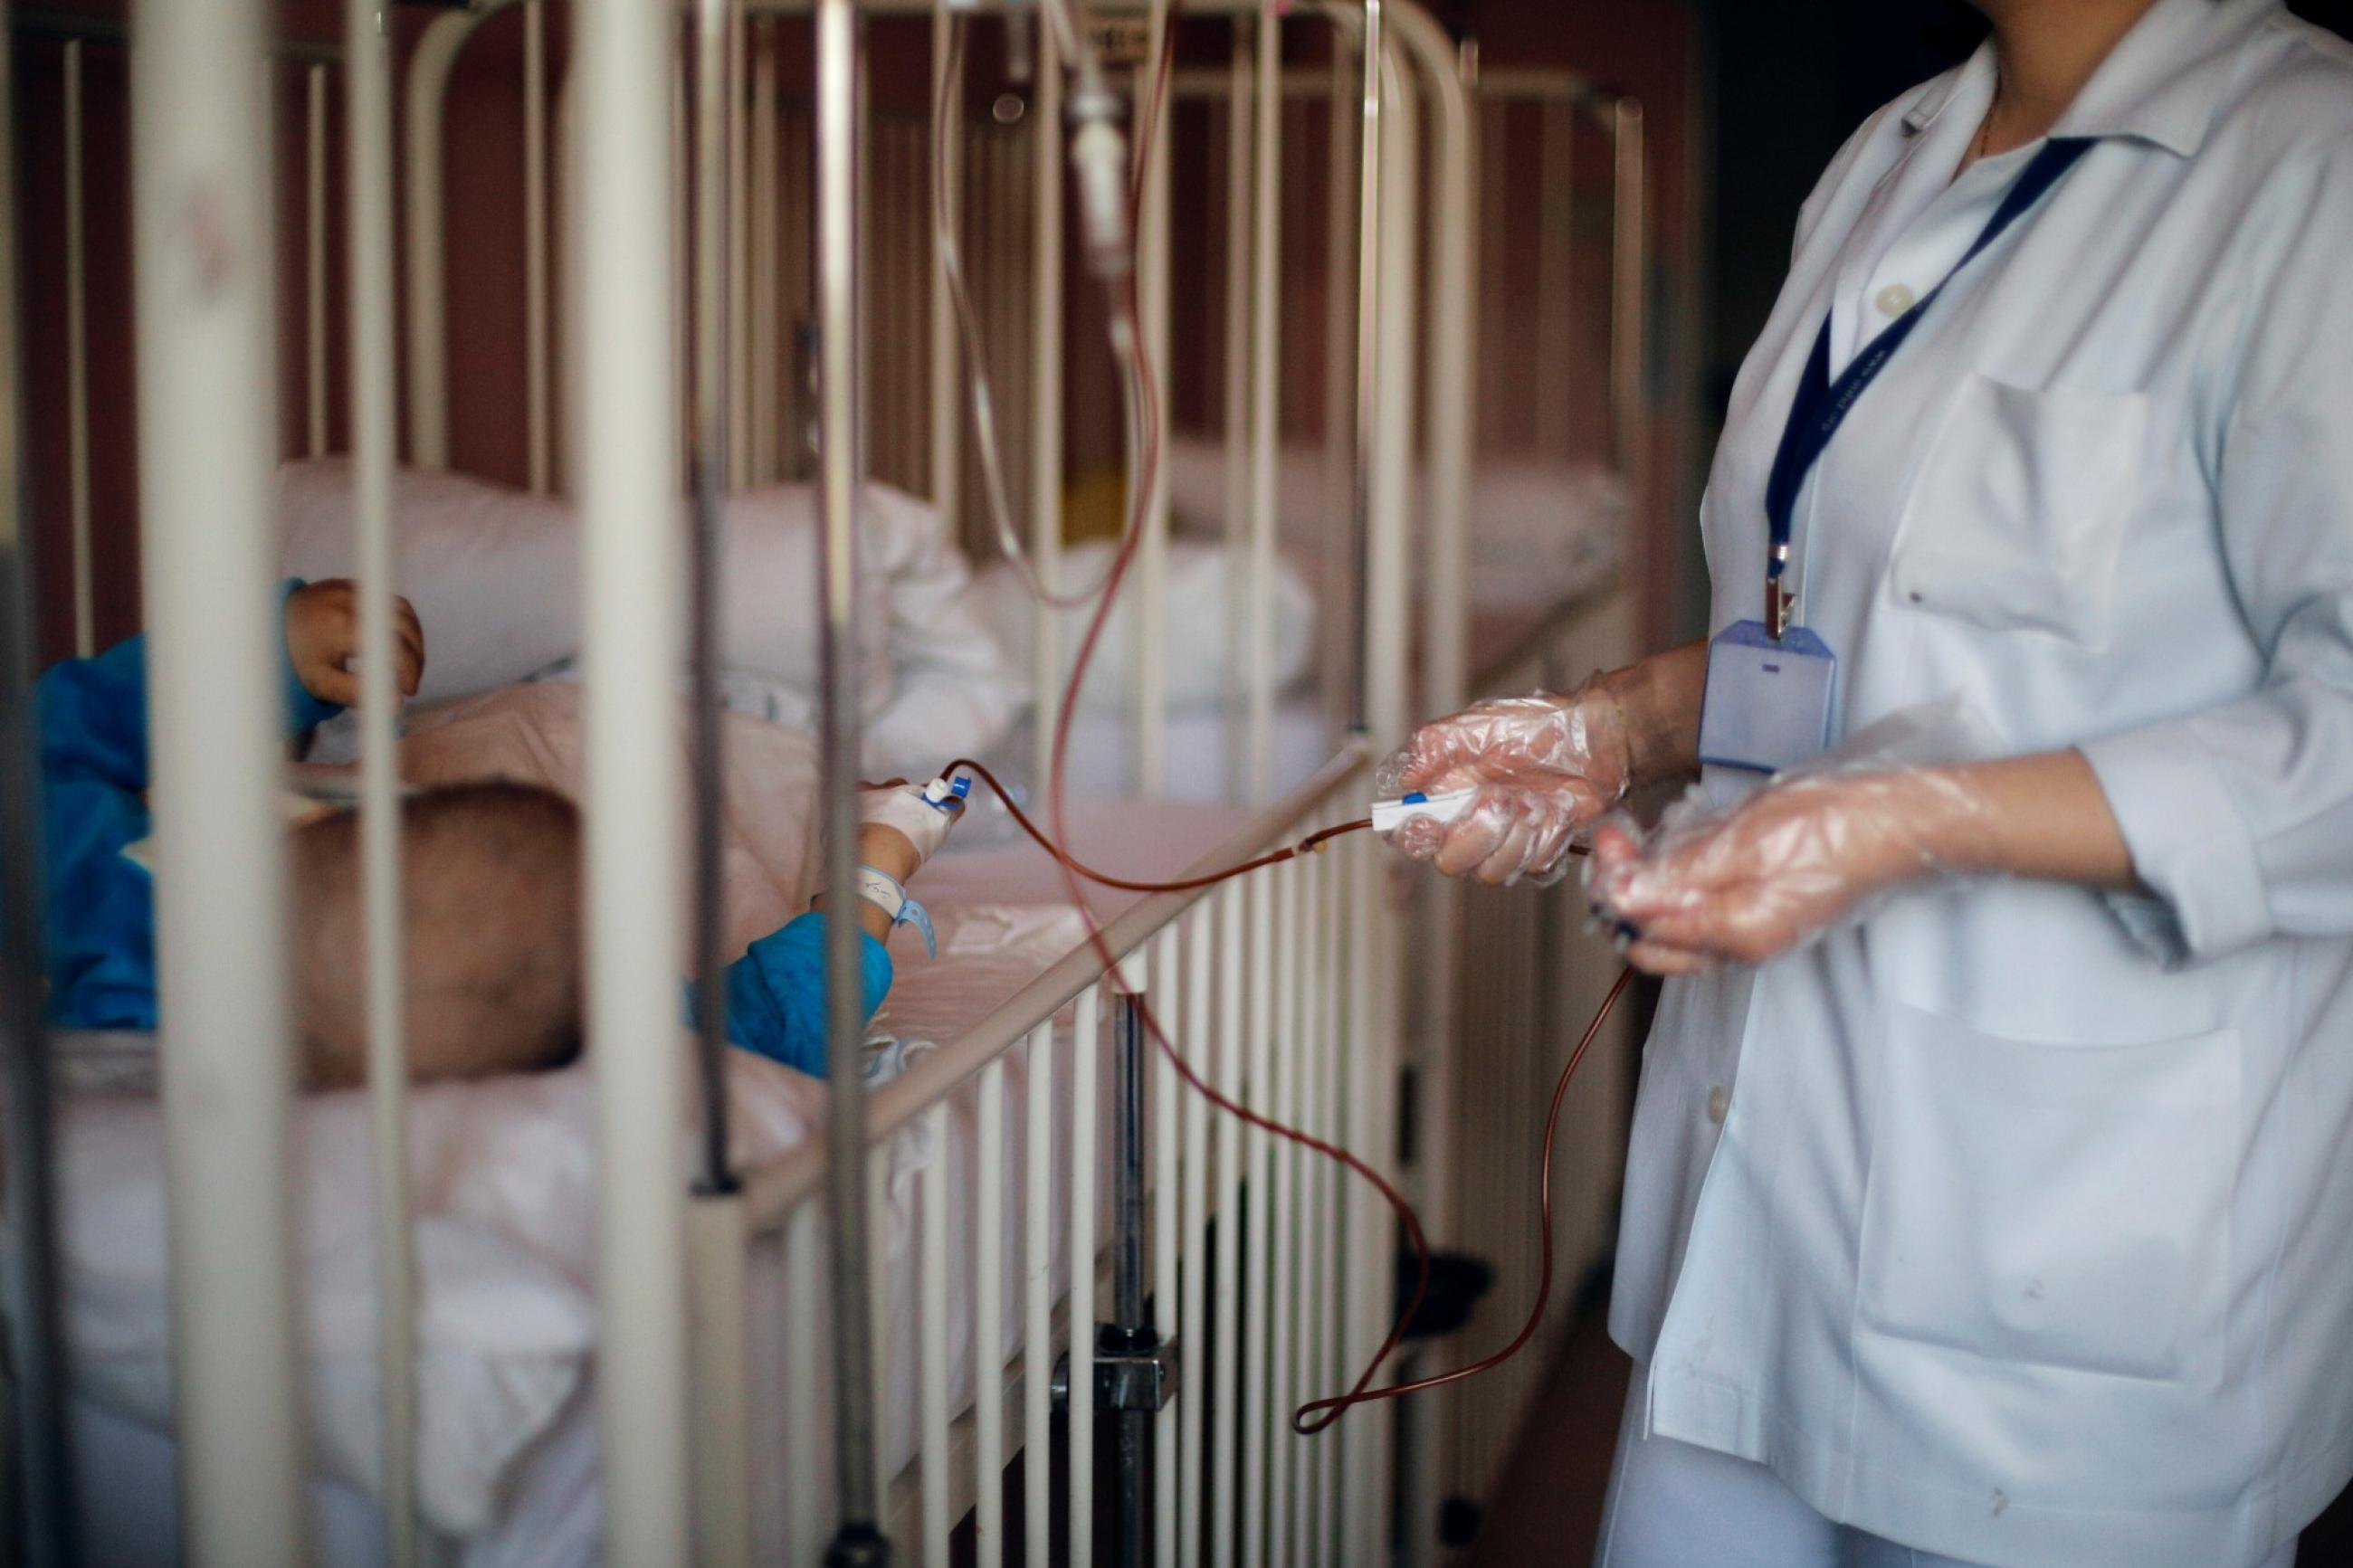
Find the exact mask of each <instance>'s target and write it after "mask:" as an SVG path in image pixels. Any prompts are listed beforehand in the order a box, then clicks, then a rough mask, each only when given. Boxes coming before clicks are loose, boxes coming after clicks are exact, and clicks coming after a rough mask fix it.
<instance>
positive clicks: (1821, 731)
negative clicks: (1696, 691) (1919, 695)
mask: <svg viewBox="0 0 2353 1568" xmlns="http://www.w3.org/2000/svg"><path fill="white" fill-rule="evenodd" d="M1837 684H1838V656H1837V655H1836V654H1834V653H1832V652H1831V650H1830V647H1829V646H1828V645H1827V644H1825V643H1824V642H1823V641H1822V639H1821V638H1820V637H1816V636H1815V635H1814V634H1813V633H1811V632H1810V631H1808V630H1807V629H1806V628H1805V627H1803V626H1791V627H1790V628H1789V629H1788V631H1787V632H1786V633H1784V634H1783V635H1782V636H1781V637H1780V638H1779V640H1778V641H1776V640H1775V638H1774V637H1773V635H1772V634H1771V633H1770V632H1768V631H1767V630H1766V629H1765V623H1764V622H1762V621H1740V622H1737V623H1736V624H1735V625H1733V626H1727V627H1725V629H1724V631H1723V632H1722V633H1721V634H1719V635H1718V636H1717V637H1716V638H1715V641H1714V642H1712V643H1710V644H1708V647H1707V689H1706V692H1705V694H1704V696H1703V698H1702V699H1701V704H1700V710H1699V760H1700V761H1701V762H1703V763H1713V764H1715V766H1718V767H1726V768H1746V769H1747V770H1748V771H1749V772H1751V773H1779V772H1780V771H1781V770H1782V769H1784V768H1793V767H1796V766H1797V765H1798V764H1799V763H1808V762H1811V761H1813V759H1814V758H1816V757H1818V756H1820V755H1821V754H1822V752H1824V751H1826V750H1828V749H1829V746H1830V743H1831V693H1832V690H1833V689H1834V688H1835V687H1836V686H1837Z"/></svg>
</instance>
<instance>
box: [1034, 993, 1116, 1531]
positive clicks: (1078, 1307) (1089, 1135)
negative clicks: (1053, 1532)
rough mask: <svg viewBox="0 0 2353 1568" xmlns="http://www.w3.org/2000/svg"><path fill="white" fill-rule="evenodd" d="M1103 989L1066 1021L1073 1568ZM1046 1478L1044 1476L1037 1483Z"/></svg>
mask: <svg viewBox="0 0 2353 1568" xmlns="http://www.w3.org/2000/svg"><path fill="white" fill-rule="evenodd" d="M1102 1012H1103V992H1102V987H1100V986H1097V985H1090V986H1088V987H1087V988H1086V989H1085V990H1084V991H1082V992H1080V993H1079V999H1078V1002H1077V1004H1076V1012H1075V1013H1074V1015H1073V1016H1072V1017H1071V1299H1070V1308H1069V1318H1070V1324H1071V1405H1070V1411H1069V1415H1070V1424H1071V1473H1070V1477H1069V1490H1070V1499H1071V1550H1070V1568H1089V1565H1090V1564H1092V1563H1093V1561H1094V1540H1095V1529H1094V1524H1095V1465H1094V1452H1095V1400H1094V1392H1095V1168H1096V1163H1097V1161H1098V1160H1100V1159H1101V1157H1102V1156H1101V1152H1100V1151H1099V1149H1098V1147H1097V1139H1096V1133H1097V1131H1098V1129H1099V1126H1100V1123H1099V1122H1098V1121H1097V1118H1096V1113H1095V1089H1096V1081H1097V1079H1098V1077H1099V1076H1100V1068H1101V1067H1102V1062H1103V1058H1102V1055H1101V1053H1100V1052H1099V1051H1098V1049H1097V1048H1096V1020H1097V1019H1098V1018H1099V1017H1100V1016H1101V1015H1102ZM1040 1479H1043V1478H1042V1477H1041V1478H1040Z"/></svg>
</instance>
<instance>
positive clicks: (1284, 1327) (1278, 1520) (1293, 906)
mask: <svg viewBox="0 0 2353 1568" xmlns="http://www.w3.org/2000/svg"><path fill="white" fill-rule="evenodd" d="M1302 869H1303V868H1302V867H1301V866H1300V864H1299V863H1298V862H1297V861H1287V862H1285V863H1284V864H1282V865H1280V866H1277V867H1275V868H1274V869H1273V872H1272V877H1273V881H1274V895H1275V909H1274V951H1273V962H1274V1024H1273V1026H1272V1027H1271V1029H1270V1030H1269V1046H1270V1048H1271V1052H1272V1055H1273V1060H1272V1063H1271V1066H1270V1068H1269V1072H1270V1075H1271V1079H1272V1085H1271V1094H1270V1095H1269V1098H1268V1114H1269V1115H1271V1116H1272V1117H1273V1118H1274V1119H1275V1120H1276V1121H1280V1122H1282V1124H1283V1125H1284V1126H1286V1127H1289V1126H1296V1125H1297V1124H1298V1121H1299V1027H1298V1019H1297V1017H1296V1016H1295V1013H1296V1009H1297V1005H1298V993H1299V873H1300V871H1301V870H1302ZM1299 1152H1300V1150H1299V1148H1298V1146H1297V1145H1295V1144H1293V1143H1291V1142H1283V1143H1282V1144H1280V1145H1277V1146H1276V1147H1275V1148H1274V1149H1273V1150H1271V1159H1272V1161H1273V1170H1272V1172H1271V1173H1270V1178H1269V1181H1270V1185H1269V1188H1268V1205H1267V1206H1268V1208H1269V1209H1270V1210H1271V1212H1272V1215H1273V1224H1272V1225H1271V1226H1270V1227H1269V1229H1268V1236H1267V1258H1268V1267H1267V1322H1266V1337H1267V1340H1268V1342H1269V1344H1268V1350H1267V1375H1266V1386H1267V1390H1268V1394H1267V1413H1266V1421H1265V1426H1266V1438H1267V1469H1268V1475H1267V1483H1266V1519H1267V1524H1266V1533H1267V1543H1268V1544H1267V1551H1268V1554H1269V1556H1270V1558H1271V1560H1272V1561H1274V1562H1277V1563H1283V1562H1288V1561H1289V1560H1290V1557H1289V1553H1290V1542H1291V1508H1292V1493H1291V1470H1292V1458H1293V1452H1294V1449H1295V1448H1296V1444H1295V1443H1294V1442H1293V1438H1292V1435H1291V1407H1290V1405H1289V1404H1288V1403H1287V1402H1286V1400H1285V1397H1284V1396H1285V1394H1287V1393H1288V1392H1289V1390H1290V1388H1291V1379H1292V1373H1291V1348H1292V1334H1293V1322H1292V1318H1293V1310H1294V1309H1295V1308H1296V1306H1297V1304H1298V1302H1297V1284H1298V1279H1299V1263H1298V1258H1297V1257H1296V1256H1295V1249H1296V1248H1297V1247H1298V1245H1299V1240H1298V1238H1299V1226H1298V1215H1297V1214H1296V1212H1295V1210H1296V1208H1297V1205H1298V1202H1299V1194H1298V1181H1297V1178H1298V1174H1299V1161H1298V1154H1299Z"/></svg>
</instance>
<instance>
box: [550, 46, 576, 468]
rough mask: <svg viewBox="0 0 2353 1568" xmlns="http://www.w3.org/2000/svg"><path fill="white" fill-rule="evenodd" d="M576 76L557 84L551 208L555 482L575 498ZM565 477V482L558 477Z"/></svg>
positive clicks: (551, 386)
mask: <svg viewBox="0 0 2353 1568" xmlns="http://www.w3.org/2000/svg"><path fill="white" fill-rule="evenodd" d="M573 98H574V94H573V90H572V78H571V75H570V73H568V72H567V73H566V74H565V76H564V77H563V79H560V80H559V81H558V82H557V83H556V85H555V117H554V118H555V127H554V144H555V145H554V168H553V169H551V170H550V171H549V174H548V181H547V206H548V221H549V226H550V228H551V230H552V231H553V236H554V245H555V254H554V264H555V275H556V277H557V278H559V279H561V281H560V282H558V283H556V284H554V286H552V287H551V289H550V290H549V292H550V296H551V297H550V300H549V305H550V309H551V312H552V314H551V317H550V322H549V324H550V325H551V326H552V327H553V328H554V335H555V352H554V356H553V360H552V367H551V369H550V372H549V377H548V379H549V382H550V385H549V388H548V391H549V394H550V402H551V404H552V405H553V406H552V407H551V409H550V411H549V417H550V423H551V425H552V426H554V431H553V433H554V437H555V440H556V443H557V445H556V448H555V450H556V464H555V468H554V473H553V474H551V476H550V477H551V479H554V483H555V484H556V485H558V486H559V487H560V488H562V489H564V490H565V491H566V492H567V493H569V494H574V495H577V494H578V493H579V489H580V485H579V475H580V468H579V452H578V449H577V448H578V447H579V445H580V440H579V437H580V427H579V410H580V374H579V366H580V340H581V338H582V337H583V336H584V335H585V334H584V332H583V330H582V323H581V320H580V197H579V184H580V137H579V134H578V132H577V129H576V125H575V116H574V114H573V112H572V105H573ZM559 475H560V476H561V477H560V478H558V477H556V476H559Z"/></svg>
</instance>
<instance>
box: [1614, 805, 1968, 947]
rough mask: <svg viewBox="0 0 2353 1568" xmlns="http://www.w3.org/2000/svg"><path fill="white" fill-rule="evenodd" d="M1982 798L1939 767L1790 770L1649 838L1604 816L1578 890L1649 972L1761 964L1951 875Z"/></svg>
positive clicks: (1673, 816)
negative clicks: (1886, 898)
mask: <svg viewBox="0 0 2353 1568" xmlns="http://www.w3.org/2000/svg"><path fill="white" fill-rule="evenodd" d="M1988 811H1989V807H1988V805H1987V804H1986V803H1985V802H1984V801H1983V800H1981V799H1980V798H1979V797H1978V795H1977V793H1976V792H1975V791H1974V790H1973V789H1971V788H1970V786H1969V785H1968V783H1967V782H1966V775H1965V774H1962V773H1957V772H1956V771H1954V770H1951V769H1947V768H1904V769H1897V770H1894V771H1890V772H1880V773H1825V774H1819V775H1814V776H1799V777H1791V778H1788V779H1785V780H1782V781H1779V782H1777V783H1774V784H1768V785H1767V786H1766V787H1765V788H1763V789H1761V790H1758V791H1757V793H1756V794H1754V795H1749V796H1748V797H1747V798H1746V799H1745V800H1743V801H1742V802H1740V803H1739V804H1738V805H1736V806H1734V807H1732V808H1731V809H1730V810H1729V811H1719V810H1715V809H1712V808H1708V807H1705V806H1698V807H1694V805H1692V804H1691V803H1689V802H1686V803H1683V804H1681V805H1677V806H1676V807H1675V808H1674V809H1672V810H1671V811H1670V812H1669V813H1668V815H1667V817H1666V818H1665V820H1664V821H1662V824H1661V825H1660V827H1659V829H1658V831H1657V832H1656V833H1654V834H1653V835H1652V836H1651V838H1650V840H1649V842H1648V843H1644V842H1642V841H1641V838H1640V837H1639V834H1638V832H1637V830H1636V829H1635V828H1634V827H1633V826H1632V825H1631V824H1630V822H1626V821H1623V820H1622V819H1619V818H1613V819H1612V820H1611V821H1610V822H1609V823H1607V824H1605V825H1604V826H1603V827H1602V828H1601V830H1600V831H1599V833H1597V834H1596V835H1595V837H1594V846H1593V858H1592V859H1591V860H1589V861H1588V863H1587V866H1586V871H1585V888H1586V892H1587V894H1588V897H1589V898H1590V899H1591V900H1592V901H1593V906H1594V911H1595V913H1596V915H1597V916H1598V917H1599V918H1600V919H1601V920H1603V921H1608V922H1610V923H1613V924H1615V925H1616V927H1617V930H1618V933H1619V936H1620V940H1621V942H1625V943H1626V956H1627V958H1628V959H1629V961H1630V962H1631V963H1634V964H1635V965H1636V966H1637V967H1638V968H1641V969H1645V970H1648V971H1650V972H1651V973H1654V974H1681V973H1692V972H1694V971H1697V970H1702V969H1708V968H1713V967H1715V965H1717V964H1719V963H1763V962H1764V961H1765V960H1767V959H1768V958H1772V957H1775V956H1776V955H1778V954H1780V953H1783V952H1790V951H1792V950H1793V949H1796V948H1799V947H1801V946H1803V945H1805V944H1806V943H1808V942H1812V941H1814V940H1815V939H1816V938H1818V937H1820V935H1821V934H1822V933H1823V932H1824V931H1828V930H1830V929H1831V928H1832V927H1833V926H1836V925H1838V924H1840V923H1841V922H1842V921H1848V920H1852V919H1859V918H1861V916H1862V915H1863V914H1864V913H1867V912H1868V910H1870V908H1871V907H1872V906H1873V904H1874V903H1875V902H1877V901H1878V900H1880V899H1881V898H1882V897H1883V895H1885V894H1887V893H1889V892H1892V891H1894V889H1899V888H1902V887H1905V886H1907V885H1910V884H1912V883H1915V882H1917V881H1920V880H1923V879H1929V878H1934V877H1939V876H1945V875H1954V874H1958V869H1959V867H1960V865H1961V864H1962V863H1964V862H1966V861H1968V860H1969V859H1970V858H1971V857H1968V856H1967V855H1965V854H1960V855H1957V854H1956V850H1957V849H1958V848H1960V847H1964V846H1967V845H1969V844H1971V843H1974V842H1978V841H1979V839H1980V838H1981V837H1982V836H1983V834H1984V832H1985V830H1986V828H1987V826H1988V822H1987V813H1988Z"/></svg>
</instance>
